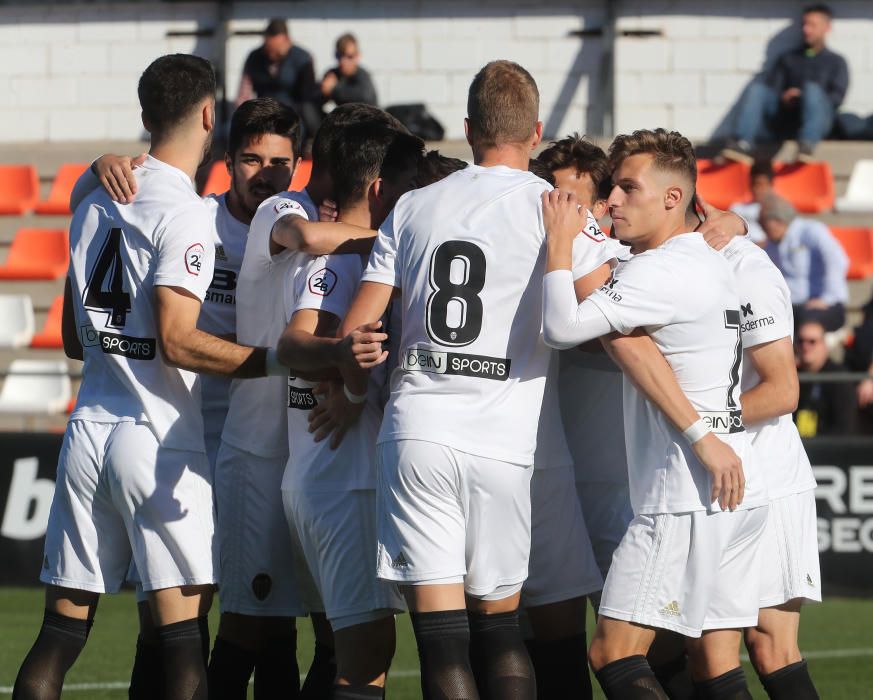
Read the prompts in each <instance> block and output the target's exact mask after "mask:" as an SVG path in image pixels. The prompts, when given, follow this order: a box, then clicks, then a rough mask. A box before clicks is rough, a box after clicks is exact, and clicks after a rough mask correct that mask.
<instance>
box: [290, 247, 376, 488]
mask: <svg viewBox="0 0 873 700" xmlns="http://www.w3.org/2000/svg"><path fill="white" fill-rule="evenodd" d="M364 265H365V260H364V259H363V258H362V257H361V256H360V255H328V256H320V257H317V258H310V263H309V266H308V267H307V268H306V271H305V272H304V274H301V275H299V276H298V277H297V293H296V294H295V299H296V302H295V307H294V311H299V310H301V309H314V310H316V311H325V312H327V313H330V314H333V315H334V316H336V317H337V318H339V319H340V320H342V318H343V317H344V316H345V315H346V312H347V311H348V309H349V306H351V303H352V299H354V298H355V293H356V292H357V291H358V285H359V283H360V281H361V275H362V274H363V272H364ZM383 381H384V370H383V369H382V366H381V365H380V367H377V368H375V369H374V370H373V371H372V372H371V373H370V380H369V385H368V387H367V394H368V397H367V404H366V406H365V407H364V412H363V413H362V414H361V417H360V419H359V420H358V422H357V423H355V424H354V425H353V426H352V427H351V428H350V429H349V430H348V432H347V433H346V434H345V437H343V441H342V442H341V443H340V446H339V447H338V448H337V449H335V450H332V449H331V448H330V440H329V439H327V440H323V441H321V442H315V441H314V440H313V439H312V434H311V433H310V432H309V420H308V417H309V411H310V410H311V409H312V408H314V407H315V406H316V405H317V404H318V400H319V396H318V395H316V394H314V393H313V388H314V387H315V383H314V382H309V381H306V380H304V379H300V378H298V377H289V378H288V403H287V405H288V448H289V458H288V466H287V467H286V468H285V475H284V478H283V479H282V490H283V491H295V490H301V491H302V490H305V491H307V492H314V491H349V490H354V489H374V488H376V466H375V465H376V462H375V459H376V436H377V435H378V433H379V424H380V422H381V421H382V409H381V407H380V397H379V394H380V391H381V388H382V385H383Z"/></svg>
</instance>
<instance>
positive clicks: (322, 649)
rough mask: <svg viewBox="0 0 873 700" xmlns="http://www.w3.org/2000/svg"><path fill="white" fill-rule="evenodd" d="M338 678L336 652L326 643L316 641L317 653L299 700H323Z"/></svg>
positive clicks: (313, 658)
mask: <svg viewBox="0 0 873 700" xmlns="http://www.w3.org/2000/svg"><path fill="white" fill-rule="evenodd" d="M335 679H336V654H335V653H334V650H333V649H332V648H331V647H329V646H326V645H325V644H319V643H318V642H316V643H315V655H314V656H313V657H312V663H311V664H310V665H309V671H307V673H306V679H305V680H304V681H303V687H301V688H300V698H299V700H321V698H326V697H328V695H329V694H330V692H331V688H333V682H334V680H335Z"/></svg>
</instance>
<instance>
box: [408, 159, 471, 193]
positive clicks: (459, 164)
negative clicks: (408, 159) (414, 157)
mask: <svg viewBox="0 0 873 700" xmlns="http://www.w3.org/2000/svg"><path fill="white" fill-rule="evenodd" d="M466 167H467V161H465V160H461V159H460V158H449V157H448V156H444V155H443V154H442V153H440V152H439V151H428V152H427V153H426V154H425V156H424V158H422V159H421V161H420V162H419V164H418V173H416V175H415V178H414V179H413V181H412V187H413V189H417V188H419V187H427V186H428V185H432V184H433V183H435V182H439V181H440V180H442V179H443V178H445V177H448V176H449V175H451V174H452V173H454V172H457V171H458V170H463V169H464V168H466Z"/></svg>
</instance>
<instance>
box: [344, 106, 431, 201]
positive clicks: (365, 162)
mask: <svg viewBox="0 0 873 700" xmlns="http://www.w3.org/2000/svg"><path fill="white" fill-rule="evenodd" d="M423 153H424V142H423V141H422V140H421V139H420V138H418V137H417V136H412V135H411V134H403V133H401V132H399V131H397V130H396V129H393V128H391V127H390V126H388V125H386V124H382V123H373V122H369V123H367V122H365V123H363V124H353V125H350V126H348V127H346V128H345V129H344V130H343V133H342V138H340V139H337V140H336V141H334V144H333V148H332V149H331V154H330V176H331V179H332V180H333V186H334V199H335V200H336V204H337V207H338V208H340V209H342V208H343V207H344V206H347V205H348V204H349V203H351V202H356V201H358V200H359V199H360V198H361V197H363V196H364V195H365V194H366V191H367V186H368V185H369V184H370V183H371V182H373V180H375V179H376V178H378V177H382V178H384V179H387V180H391V181H395V180H396V178H397V177H398V176H399V175H400V174H401V173H402V172H404V171H409V170H415V169H416V168H417V166H418V161H419V160H421V158H422V157H423Z"/></svg>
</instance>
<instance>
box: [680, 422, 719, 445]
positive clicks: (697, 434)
mask: <svg viewBox="0 0 873 700" xmlns="http://www.w3.org/2000/svg"><path fill="white" fill-rule="evenodd" d="M710 432H712V431H711V430H710V429H709V426H708V425H707V424H706V421H704V420H703V418H698V419H697V420H696V421H694V422H693V423H692V424H691V425H689V426H688V427H687V428H685V430H684V431H682V437H684V438H685V439H686V440H687V441H688V444H689V445H693V444H694V443H695V442H697V441H698V440H700V439H701V438H703V437H705V436H706V434H707V433H710Z"/></svg>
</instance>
